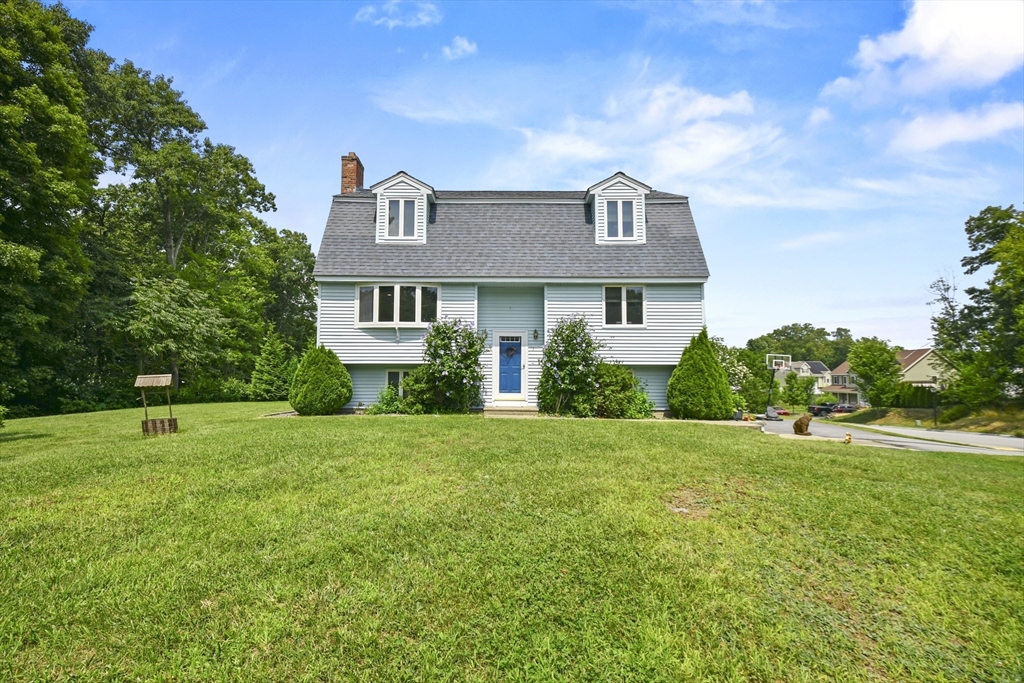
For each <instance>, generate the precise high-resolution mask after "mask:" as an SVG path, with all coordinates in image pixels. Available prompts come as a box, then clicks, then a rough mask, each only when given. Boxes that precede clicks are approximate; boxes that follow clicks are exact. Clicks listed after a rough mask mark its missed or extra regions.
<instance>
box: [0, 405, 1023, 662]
mask: <svg viewBox="0 0 1024 683" xmlns="http://www.w3.org/2000/svg"><path fill="white" fill-rule="evenodd" d="M284 408H285V406H283V405H280V404H234V405H198V406H182V407H181V408H180V409H177V410H176V414H177V416H178V417H179V418H180V421H181V426H182V432H181V433H180V434H178V435H175V436H168V437H156V438H148V439H146V438H143V437H142V436H141V434H140V428H139V419H141V411H120V412H109V413H97V414H88V415H73V416H62V417H51V418H37V419H25V420H13V421H9V422H8V427H7V429H5V430H4V433H3V436H2V437H0V505H2V516H3V523H2V525H0V679H2V680H67V679H76V680H123V679H139V680H153V679H156V680H160V679H165V680H171V679H173V680H204V681H205V680H228V679H230V680H364V681H392V680H409V681H413V680H429V681H435V680H438V681H445V680H472V681H499V680H500V681H505V680H511V681H527V680H530V681H533V680H581V681H598V680H614V681H622V680H636V681H675V680H761V681H783V680H784V681H811V680H816V681H824V680H829V681H831V680H840V681H857V680H900V681H904V680H935V681H959V680H977V681H982V680H984V681H988V680H1005V681H1012V680H1020V678H1021V675H1022V672H1024V661H1022V652H1024V548H1022V542H1021V539H1022V538H1024V459H1021V458H1017V459H1014V458H1011V457H991V456H972V455H954V454H934V453H911V452H903V451H893V450H882V449H873V448H866V447H858V446H843V445H842V444H833V443H827V442H811V443H806V442H796V441H792V440H782V439H779V438H776V437H771V436H766V435H762V434H759V433H757V432H754V431H749V430H744V429H739V428H728V427H718V426H710V425H695V424H684V423H679V422H671V421H664V422H620V421H595V420H491V419H483V418H481V417H355V416H350V417H330V418H275V419H264V418H260V417H259V416H260V415H261V414H265V413H270V412H273V411H275V410H282V409H284Z"/></svg>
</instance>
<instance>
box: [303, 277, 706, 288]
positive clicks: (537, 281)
mask: <svg viewBox="0 0 1024 683" xmlns="http://www.w3.org/2000/svg"><path fill="white" fill-rule="evenodd" d="M375 277H379V276H373V275H317V276H315V278H314V279H315V280H316V281H317V282H366V281H367V280H373V279H374V278H375ZM425 277H426V276H423V275H416V276H391V275H389V276H388V278H387V279H388V282H394V283H416V282H423V280H424V278H425ZM426 279H428V280H429V279H431V278H430V277H426ZM433 279H435V280H438V281H442V282H460V283H466V284H475V283H480V284H484V285H489V284H495V285H501V284H506V285H534V286H538V287H539V286H542V285H546V284H600V283H605V284H609V285H616V284H633V283H635V282H636V281H637V278H636V277H635V276H634V277H629V278H623V277H486V276H480V277H444V278H437V277H434V278H433ZM707 280H708V279H707V278H706V277H645V278H643V282H644V283H646V284H700V283H702V282H707Z"/></svg>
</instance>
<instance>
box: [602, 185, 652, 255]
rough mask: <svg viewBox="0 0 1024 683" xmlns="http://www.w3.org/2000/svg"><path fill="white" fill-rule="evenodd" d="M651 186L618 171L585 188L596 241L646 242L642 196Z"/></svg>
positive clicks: (645, 214) (644, 209)
mask: <svg viewBox="0 0 1024 683" xmlns="http://www.w3.org/2000/svg"><path fill="white" fill-rule="evenodd" d="M650 191H651V188H650V187H648V186H647V185H644V184H643V183H641V182H640V181H639V180H634V179H633V178H630V177H629V176H628V175H626V174H625V173H623V172H622V171H619V172H618V173H616V174H615V175H613V176H612V177H611V178H608V179H606V180H602V181H601V182H599V183H598V184H597V185H593V186H592V187H590V189H588V190H587V200H588V201H590V202H591V203H592V206H593V211H594V239H595V240H596V242H597V243H598V244H646V243H647V211H646V206H645V205H646V201H645V198H646V196H647V194H648V193H649V192H650Z"/></svg>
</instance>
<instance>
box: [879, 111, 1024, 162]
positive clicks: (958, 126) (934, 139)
mask: <svg viewBox="0 0 1024 683" xmlns="http://www.w3.org/2000/svg"><path fill="white" fill-rule="evenodd" d="M1009 130H1015V131H1018V132H1021V131H1024V103H1021V102H1000V103H995V104H988V105H985V106H983V107H981V108H980V109H974V110H972V111H968V112H947V113H942V114H926V115H922V116H918V117H917V118H915V119H913V120H912V121H910V122H909V123H907V124H905V125H904V126H903V127H902V128H901V129H900V130H899V132H898V133H897V134H896V136H895V137H894V138H893V140H892V142H891V143H890V145H889V148H890V149H891V150H892V151H894V152H923V151H928V150H933V149H938V148H939V147H942V146H943V145H947V144H949V143H953V142H975V141H977V140H985V139H988V138H992V137H995V136H997V135H999V134H1001V133H1003V132H1005V131H1009Z"/></svg>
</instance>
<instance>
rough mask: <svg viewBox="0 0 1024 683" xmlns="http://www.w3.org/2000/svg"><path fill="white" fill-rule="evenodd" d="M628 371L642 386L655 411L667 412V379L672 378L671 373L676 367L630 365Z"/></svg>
mask: <svg viewBox="0 0 1024 683" xmlns="http://www.w3.org/2000/svg"><path fill="white" fill-rule="evenodd" d="M629 369H630V370H632V371H633V374H634V375H636V376H637V378H638V379H639V380H640V382H641V383H642V384H644V389H645V390H646V391H647V395H648V396H649V397H650V399H651V400H652V401H654V408H655V410H668V398H667V396H666V393H667V392H668V379H669V377H671V376H672V371H673V370H675V369H676V366H674V365H631V366H629Z"/></svg>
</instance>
